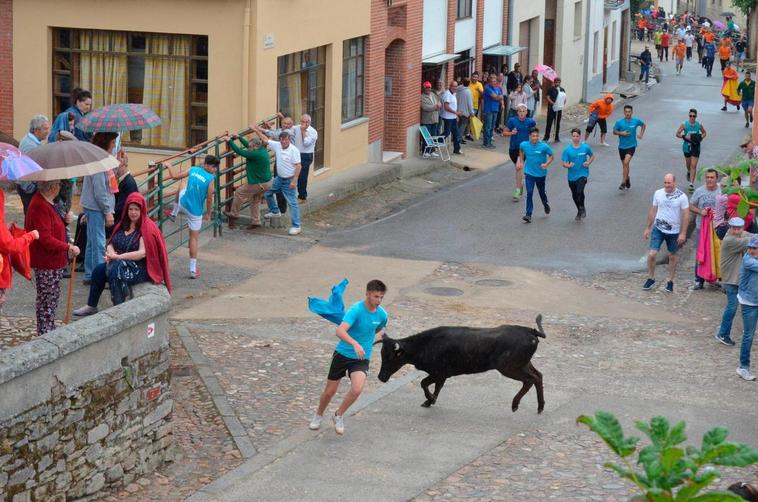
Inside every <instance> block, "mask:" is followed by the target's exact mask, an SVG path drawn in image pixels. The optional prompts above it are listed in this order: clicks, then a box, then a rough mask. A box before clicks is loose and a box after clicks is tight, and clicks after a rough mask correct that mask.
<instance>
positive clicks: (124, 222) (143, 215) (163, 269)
mask: <svg viewBox="0 0 758 502" xmlns="http://www.w3.org/2000/svg"><path fill="white" fill-rule="evenodd" d="M147 280H150V281H152V282H153V283H155V284H161V283H163V284H165V285H166V288H167V289H168V290H169V292H170V291H171V277H170V275H169V268H168V253H167V252H166V241H165V240H164V239H163V235H162V234H161V232H160V230H159V229H158V226H157V225H156V224H155V222H154V221H153V220H151V219H150V218H148V217H147V205H146V204H145V198H144V197H143V196H142V194H140V193H139V192H135V193H132V194H130V195H129V197H127V199H126V204H124V212H123V214H122V216H121V221H120V222H119V224H118V225H117V226H116V228H114V229H113V234H111V240H110V242H109V243H108V247H107V250H106V252H105V263H101V264H100V265H97V266H96V267H95V269H94V270H93V271H92V283H91V284H90V290H89V298H88V299H87V305H85V306H84V307H81V308H79V309H77V310H75V311H74V315H75V316H88V315H92V314H94V313H96V312H97V304H98V303H99V302H100V295H102V293H103V290H104V289H105V283H106V282H107V283H108V284H109V285H110V290H111V300H112V301H113V304H114V305H118V304H120V303H123V302H124V301H126V300H127V297H128V296H129V288H130V287H131V286H132V285H134V284H137V283H140V282H145V281H147Z"/></svg>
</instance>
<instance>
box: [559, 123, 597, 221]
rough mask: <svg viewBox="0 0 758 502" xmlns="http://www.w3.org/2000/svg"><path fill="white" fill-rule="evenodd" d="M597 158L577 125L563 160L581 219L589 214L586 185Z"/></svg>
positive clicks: (572, 196)
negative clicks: (585, 202) (586, 203)
mask: <svg viewBox="0 0 758 502" xmlns="http://www.w3.org/2000/svg"><path fill="white" fill-rule="evenodd" d="M594 160H595V154H594V153H593V152H592V148H590V145H588V144H587V143H584V142H582V131H580V130H579V129H577V128H576V127H575V128H573V129H571V144H570V145H569V146H567V147H566V148H565V149H564V150H563V154H562V155H561V161H562V162H563V167H565V168H566V169H568V184H569V188H570V189H571V198H572V199H574V204H576V209H577V213H576V218H574V219H575V220H577V221H579V220H581V219H582V218H584V217H585V216H587V211H586V210H585V208H584V187H585V185H586V184H587V178H588V177H589V175H590V170H589V167H590V164H592V162H593V161H594Z"/></svg>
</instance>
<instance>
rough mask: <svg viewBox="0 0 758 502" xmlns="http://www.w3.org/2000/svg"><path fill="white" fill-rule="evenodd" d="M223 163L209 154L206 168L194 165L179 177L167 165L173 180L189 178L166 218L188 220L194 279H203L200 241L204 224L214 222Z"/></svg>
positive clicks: (167, 212) (191, 270) (191, 274)
mask: <svg viewBox="0 0 758 502" xmlns="http://www.w3.org/2000/svg"><path fill="white" fill-rule="evenodd" d="M219 164H220V161H219V160H218V158H217V157H215V156H214V155H206V156H205V159H204V160H203V167H199V166H193V167H191V168H190V169H189V171H187V172H185V173H180V174H178V175H174V173H173V172H172V171H171V168H170V167H168V166H167V169H168V174H169V177H170V178H172V179H175V180H180V179H183V178H187V187H186V188H183V189H182V190H180V191H179V197H178V198H177V201H176V203H175V204H174V208H173V210H171V211H169V210H168V209H166V216H167V217H168V219H170V220H171V221H174V220H175V219H176V217H177V215H178V214H179V213H180V212H181V213H183V214H184V215H185V216H186V217H187V228H188V229H189V256H190V260H189V272H190V274H189V276H190V279H197V278H198V277H200V271H199V270H198V269H197V247H198V240H199V239H200V230H201V229H202V227H203V221H208V220H210V213H211V201H212V200H213V199H212V196H211V193H212V191H213V181H214V180H215V179H216V170H217V169H218V166H219Z"/></svg>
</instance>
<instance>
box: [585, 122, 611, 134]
mask: <svg viewBox="0 0 758 502" xmlns="http://www.w3.org/2000/svg"><path fill="white" fill-rule="evenodd" d="M595 123H596V124H597V125H599V126H600V132H601V133H603V134H605V133H607V132H608V122H606V120H605V119H597V122H595ZM594 130H595V126H592V127H589V126H588V127H587V132H592V131H594Z"/></svg>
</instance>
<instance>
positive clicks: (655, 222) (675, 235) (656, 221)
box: [642, 173, 690, 293]
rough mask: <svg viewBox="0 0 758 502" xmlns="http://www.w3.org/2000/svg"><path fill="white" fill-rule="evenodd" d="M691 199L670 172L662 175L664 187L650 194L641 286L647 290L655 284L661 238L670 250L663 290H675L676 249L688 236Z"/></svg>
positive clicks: (669, 291)
mask: <svg viewBox="0 0 758 502" xmlns="http://www.w3.org/2000/svg"><path fill="white" fill-rule="evenodd" d="M689 207H690V203H689V201H688V200H687V196H686V195H685V194H684V192H682V191H681V190H679V189H678V188H677V187H676V177H674V175H673V174H671V173H669V174H667V175H666V176H664V177H663V188H661V189H659V190H657V191H656V192H655V195H654V196H653V205H652V206H651V207H650V210H649V211H648V213H647V225H646V226H645V231H644V232H643V235H644V237H645V240H647V239H650V251H649V252H648V255H647V270H648V278H647V280H646V281H645V284H644V285H643V286H642V289H645V290H648V289H651V288H652V287H653V284H655V258H656V256H657V255H658V251H660V249H661V245H662V244H663V242H664V241H665V242H666V247H667V248H668V250H669V277H668V282H667V283H666V292H668V293H673V292H674V275H676V262H677V255H676V252H677V251H678V250H679V247H680V246H681V245H682V244H684V241H686V240H687V226H688V224H689Z"/></svg>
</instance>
